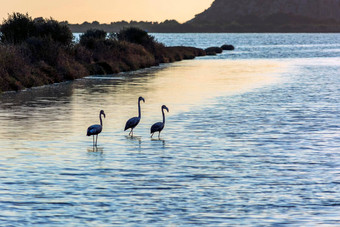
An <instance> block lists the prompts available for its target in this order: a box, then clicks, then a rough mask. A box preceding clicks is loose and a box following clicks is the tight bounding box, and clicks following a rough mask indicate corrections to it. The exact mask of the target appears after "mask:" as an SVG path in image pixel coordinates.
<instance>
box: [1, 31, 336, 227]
mask: <svg viewBox="0 0 340 227" xmlns="http://www.w3.org/2000/svg"><path fill="white" fill-rule="evenodd" d="M153 35H154V36H155V37H156V39H158V40H159V41H161V42H164V43H165V44H167V45H194V46H197V47H208V46H214V45H222V44H224V43H231V44H233V45H235V46H236V50H235V51H233V52H224V53H223V54H221V55H218V56H215V57H203V58H199V59H197V60H192V61H182V62H177V63H174V64H170V65H162V66H160V67H155V68H152V69H148V70H142V71H139V72H134V73H123V74H118V75H113V76H91V77H88V78H84V79H81V80H77V81H74V82H67V83H61V84H56V85H52V86H45V87H40V88H35V89H31V90H27V91H23V92H19V93H6V94H2V95H1V97H0V123H1V127H0V152H1V153H0V209H1V211H2V212H1V213H0V225H1V226H38V225H39V226H61V225H66V226H112V225H117V226H126V225H133V226H135V225H137V226H138V225H144V226H152V225H154V226H164V225H173V226H187V225H195V226H196V225H210V226H218V225H220V226H224V225H242V226H243V225H246V226H256V225H265V226H271V225H272V226H277V225H292V226H319V225H334V226H335V225H340V216H339V214H340V148H339V145H340V118H339V116H340V103H339V102H340V75H339V72H340V34H153ZM138 96H143V97H144V98H145V100H146V103H142V120H141V123H140V125H139V126H138V127H137V128H136V129H135V137H133V138H130V137H127V134H128V132H123V128H124V125H125V122H126V120H127V119H128V118H130V117H133V116H136V115H137V98H138ZM162 104H165V105H167V106H168V107H169V110H170V113H168V114H166V116H167V121H166V126H165V129H164V131H163V132H162V134H161V139H156V138H157V137H155V139H150V136H149V130H150V126H151V125H152V124H153V123H154V122H157V121H160V120H161V112H160V107H161V105H162ZM101 109H104V110H105V113H106V118H105V119H104V129H103V132H102V133H101V134H100V136H99V141H98V144H99V146H98V148H97V149H95V150H94V149H93V147H92V139H91V138H90V137H86V136H85V135H86V129H87V127H88V126H89V125H91V124H96V123H98V122H99V118H98V115H99V111H100V110H101Z"/></svg>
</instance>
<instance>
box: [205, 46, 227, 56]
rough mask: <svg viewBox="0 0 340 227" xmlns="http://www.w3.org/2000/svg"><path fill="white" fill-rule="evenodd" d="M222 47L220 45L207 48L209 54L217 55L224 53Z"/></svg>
mask: <svg viewBox="0 0 340 227" xmlns="http://www.w3.org/2000/svg"><path fill="white" fill-rule="evenodd" d="M222 51H223V50H222V48H220V47H209V48H207V49H205V52H206V54H207V55H216V54H220V53H222Z"/></svg>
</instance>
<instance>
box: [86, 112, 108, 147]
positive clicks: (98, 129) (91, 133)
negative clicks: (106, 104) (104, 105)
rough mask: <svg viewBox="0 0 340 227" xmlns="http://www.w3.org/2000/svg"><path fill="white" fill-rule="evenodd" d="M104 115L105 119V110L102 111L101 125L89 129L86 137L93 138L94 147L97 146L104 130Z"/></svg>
mask: <svg viewBox="0 0 340 227" xmlns="http://www.w3.org/2000/svg"><path fill="white" fill-rule="evenodd" d="M102 115H104V118H105V113H104V110H101V111H100V113H99V119H100V125H91V126H90V127H88V128H87V134H86V135H87V136H93V146H97V140H98V134H99V133H101V131H102V129H103V122H102ZM95 135H96V143H94V136H95Z"/></svg>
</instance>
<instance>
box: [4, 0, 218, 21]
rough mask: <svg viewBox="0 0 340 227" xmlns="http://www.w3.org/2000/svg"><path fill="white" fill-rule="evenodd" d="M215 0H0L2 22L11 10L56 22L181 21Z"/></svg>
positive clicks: (186, 19)
mask: <svg viewBox="0 0 340 227" xmlns="http://www.w3.org/2000/svg"><path fill="white" fill-rule="evenodd" d="M213 1H214V0H55V1H54V0H0V19H1V22H2V21H3V20H4V19H7V17H8V14H12V13H13V12H19V13H28V14H29V15H30V16H31V17H33V18H35V17H44V18H50V17H52V18H53V19H55V20H58V21H68V22H69V23H83V22H84V21H88V22H92V21H99V22H100V23H110V22H114V21H121V20H126V21H130V20H136V21H158V22H161V21H164V20H167V19H175V20H177V21H178V22H180V23H183V22H185V21H188V20H190V19H192V18H193V17H194V16H195V15H196V14H198V13H201V12H203V11H204V10H205V9H207V8H209V7H210V5H211V3H212V2H213Z"/></svg>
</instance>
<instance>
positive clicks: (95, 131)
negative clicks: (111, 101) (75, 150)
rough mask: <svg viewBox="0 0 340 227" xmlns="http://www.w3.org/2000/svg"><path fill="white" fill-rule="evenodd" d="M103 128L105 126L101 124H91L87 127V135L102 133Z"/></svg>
mask: <svg viewBox="0 0 340 227" xmlns="http://www.w3.org/2000/svg"><path fill="white" fill-rule="evenodd" d="M102 130H103V127H102V126H101V125H91V126H90V127H88V128H87V136H94V135H98V134H99V133H101V132H102Z"/></svg>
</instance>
